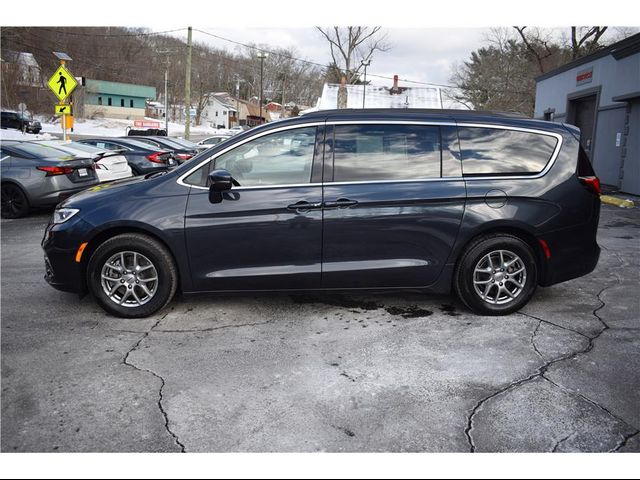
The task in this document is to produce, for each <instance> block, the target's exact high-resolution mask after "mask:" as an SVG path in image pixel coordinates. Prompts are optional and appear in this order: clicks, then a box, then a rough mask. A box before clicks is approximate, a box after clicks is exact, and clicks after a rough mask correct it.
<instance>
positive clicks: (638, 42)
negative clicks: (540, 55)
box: [535, 33, 640, 82]
mask: <svg viewBox="0 0 640 480" xmlns="http://www.w3.org/2000/svg"><path fill="white" fill-rule="evenodd" d="M638 52H640V33H636V34H635V35H631V36H630V37H627V38H625V39H624V40H620V41H619V42H616V43H612V44H611V45H609V46H608V47H605V48H602V49H600V50H598V51H597V52H594V53H592V54H590V55H585V56H584V57H580V58H577V59H576V60H573V61H571V62H569V63H565V64H564V65H562V66H560V67H558V68H556V69H554V70H551V71H549V72H546V73H543V74H542V75H539V76H537V77H536V78H535V80H536V82H541V81H542V80H546V79H547V78H551V77H555V76H556V75H558V74H560V73H564V72H566V71H569V70H571V69H573V68H576V67H579V66H580V65H584V64H586V63H589V62H593V61H594V60H598V59H599V58H603V57H608V56H609V55H612V56H613V58H615V59H616V60H620V59H621V58H625V57H628V56H629V55H633V54H635V53H638Z"/></svg>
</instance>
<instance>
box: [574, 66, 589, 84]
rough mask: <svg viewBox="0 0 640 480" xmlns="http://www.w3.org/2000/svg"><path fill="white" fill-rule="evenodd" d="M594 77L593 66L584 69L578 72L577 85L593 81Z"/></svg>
mask: <svg viewBox="0 0 640 480" xmlns="http://www.w3.org/2000/svg"><path fill="white" fill-rule="evenodd" d="M592 79H593V67H591V68H589V69H587V70H582V71H580V72H578V73H577V74H576V85H583V84H585V83H591V80H592Z"/></svg>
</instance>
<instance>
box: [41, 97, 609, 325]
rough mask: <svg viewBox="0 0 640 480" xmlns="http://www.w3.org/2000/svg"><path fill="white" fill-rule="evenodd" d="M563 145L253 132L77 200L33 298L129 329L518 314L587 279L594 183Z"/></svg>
mask: <svg viewBox="0 0 640 480" xmlns="http://www.w3.org/2000/svg"><path fill="white" fill-rule="evenodd" d="M579 135H580V134H579V130H578V129H577V128H575V127H572V126H569V125H564V124H559V123H551V122H544V121H538V120H530V119H525V118H518V117H514V116H512V115H506V114H505V115H502V114H490V113H482V112H470V111H447V110H336V111H318V112H315V113H309V114H307V115H305V116H303V117H296V118H291V119H286V120H283V121H281V122H278V123H277V124H266V125H262V126H260V127H256V128H255V129H252V130H251V132H247V133H246V134H243V135H238V136H236V137H234V138H233V139H230V140H228V141H226V142H223V143H221V144H219V145H217V146H214V147H212V148H211V149H209V150H208V151H207V152H205V153H203V154H201V155H200V156H199V157H198V158H197V159H195V160H194V161H192V162H189V163H186V164H183V165H181V166H180V167H178V168H176V169H175V170H173V171H170V172H168V173H166V174H164V175H162V176H158V177H155V178H150V179H147V180H140V181H133V182H131V183H128V184H126V185H120V186H118V185H113V186H109V187H107V188H104V189H101V190H99V191H96V192H86V193H81V194H78V195H76V196H74V197H72V198H70V199H68V200H67V201H66V202H64V203H63V204H62V205H60V206H59V208H58V210H57V212H56V215H55V217H54V220H53V221H52V222H51V223H50V224H49V226H48V227H47V230H46V233H45V237H44V240H43V247H44V251H45V254H46V258H47V263H46V265H47V274H46V278H47V280H48V281H49V282H50V283H51V284H52V285H53V286H55V287H56V288H59V289H61V290H68V291H75V292H85V291H87V290H88V291H89V292H91V293H92V294H93V296H94V297H95V298H96V299H97V301H98V303H99V304H100V305H101V306H102V307H103V308H104V309H105V310H106V311H108V312H110V313H111V314H114V315H117V316H121V317H144V316H147V315H151V314H153V313H154V312H156V311H158V310H159V309H161V308H163V307H164V306H165V305H167V304H168V303H169V302H170V301H171V299H172V297H173V296H174V294H175V292H176V290H177V289H178V288H179V289H180V290H181V291H182V292H183V293H185V294H188V293H198V292H230V291H239V290H245V291H265V290H267V291H270V290H279V291H283V290H284V291H287V290H291V291H300V290H307V289H309V290H329V291H335V290H347V291H348V290H355V291H358V292H359V291H361V290H362V289H373V290H389V289H411V290H416V289H417V290H422V291H431V292H440V293H445V292H450V291H453V292H455V293H456V294H457V295H458V297H460V299H461V300H462V301H463V302H464V303H465V304H466V305H467V306H468V307H469V308H470V309H471V310H472V311H474V312H476V313H478V314H482V315H504V314H508V313H512V312H514V311H517V310H519V309H520V308H522V307H523V306H524V305H525V304H526V303H527V302H528V301H529V299H530V298H531V297H532V295H533V294H534V292H535V290H536V288H537V287H538V286H539V285H542V286H549V285H553V284H555V283H558V282H563V281H565V280H570V279H572V278H576V277H579V276H582V275H586V274H588V273H589V272H591V271H592V270H593V269H594V268H595V266H596V263H597V261H598V258H599V254H600V248H599V247H598V244H597V243H596V231H597V228H598V218H599V211H600V198H599V180H598V178H597V177H596V176H595V174H594V171H593V169H592V168H591V164H590V163H589V159H588V157H587V156H586V154H585V152H584V150H583V149H582V148H581V146H580V142H579Z"/></svg>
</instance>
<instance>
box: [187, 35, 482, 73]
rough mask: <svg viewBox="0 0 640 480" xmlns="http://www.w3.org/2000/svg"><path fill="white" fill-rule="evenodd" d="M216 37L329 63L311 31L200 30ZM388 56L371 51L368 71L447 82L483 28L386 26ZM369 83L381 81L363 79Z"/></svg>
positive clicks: (226, 46)
mask: <svg viewBox="0 0 640 480" xmlns="http://www.w3.org/2000/svg"><path fill="white" fill-rule="evenodd" d="M200 30H204V31H207V32H210V33H213V34H216V35H219V36H221V37H225V38H228V39H231V40H235V41H239V42H242V43H255V44H264V45H269V46H271V47H293V48H295V49H296V50H297V51H298V55H299V57H300V58H304V59H308V60H311V61H314V62H318V63H321V64H323V65H326V64H328V63H329V62H330V61H331V55H330V51H329V45H328V43H327V41H326V40H325V39H324V38H323V37H322V35H321V34H320V32H318V31H317V30H315V29H314V28H311V27H307V28H246V27H245V28H219V27H217V28H200ZM384 32H386V34H387V42H388V43H390V44H391V47H392V48H391V49H390V50H389V51H388V52H376V53H375V54H374V56H373V58H372V60H371V66H370V67H369V68H368V70H367V71H368V73H374V74H377V75H384V76H389V77H391V76H393V75H394V74H398V75H399V76H400V78H406V79H410V80H417V81H421V82H433V83H444V84H447V83H449V77H450V75H451V65H452V63H453V62H460V61H463V60H465V59H467V58H468V57H469V55H470V53H471V51H472V50H474V49H476V48H478V45H480V43H481V42H482V39H483V36H484V35H485V33H486V32H487V29H481V28H447V29H444V28H443V29H440V28H421V29H416V28H387V29H384ZM193 38H194V41H199V42H206V43H209V44H210V45H213V46H216V47H220V48H224V49H228V50H234V49H235V48H240V47H237V46H236V45H234V44H232V43H230V42H226V41H224V40H218V39H216V38H212V37H210V36H207V35H204V34H202V33H199V32H194V33H193ZM367 80H371V81H372V82H373V83H374V84H386V83H388V82H387V81H386V80H381V79H376V78H371V77H368V78H367Z"/></svg>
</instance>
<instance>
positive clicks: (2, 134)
mask: <svg viewBox="0 0 640 480" xmlns="http://www.w3.org/2000/svg"><path fill="white" fill-rule="evenodd" d="M54 138H55V137H53V136H52V135H50V134H49V133H39V134H38V135H36V134H34V133H22V132H21V131H20V130H13V129H10V128H7V129H6V130H5V129H2V130H0V140H23V141H28V140H52V139H54Z"/></svg>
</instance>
